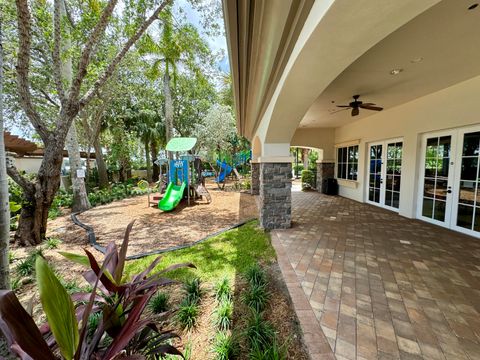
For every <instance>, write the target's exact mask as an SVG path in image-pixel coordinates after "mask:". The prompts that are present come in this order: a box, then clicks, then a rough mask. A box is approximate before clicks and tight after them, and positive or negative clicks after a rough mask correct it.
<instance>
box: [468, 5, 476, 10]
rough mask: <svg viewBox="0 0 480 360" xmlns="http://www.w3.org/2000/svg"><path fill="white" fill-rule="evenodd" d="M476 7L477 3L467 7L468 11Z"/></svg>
mask: <svg viewBox="0 0 480 360" xmlns="http://www.w3.org/2000/svg"><path fill="white" fill-rule="evenodd" d="M477 6H478V3H475V4H472V5H470V6H469V7H468V10H473V9H475V8H476V7H477Z"/></svg>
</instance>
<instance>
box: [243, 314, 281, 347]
mask: <svg viewBox="0 0 480 360" xmlns="http://www.w3.org/2000/svg"><path fill="white" fill-rule="evenodd" d="M245 334H246V336H247V340H248V343H249V345H250V348H255V347H257V348H259V349H262V350H263V349H265V348H268V346H270V345H271V344H272V343H273V340H274V339H275V336H276V332H275V329H274V328H273V326H272V324H271V323H269V322H268V321H266V320H264V319H263V316H262V314H261V313H257V312H255V311H253V312H252V316H251V317H250V319H249V320H248V323H247V328H246V331H245Z"/></svg>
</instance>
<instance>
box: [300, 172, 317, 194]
mask: <svg viewBox="0 0 480 360" xmlns="http://www.w3.org/2000/svg"><path fill="white" fill-rule="evenodd" d="M314 188H315V173H314V172H313V171H311V170H303V171H302V190H309V189H314Z"/></svg>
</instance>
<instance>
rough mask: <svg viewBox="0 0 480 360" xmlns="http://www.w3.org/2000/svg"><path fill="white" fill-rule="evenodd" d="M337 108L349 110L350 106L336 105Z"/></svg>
mask: <svg viewBox="0 0 480 360" xmlns="http://www.w3.org/2000/svg"><path fill="white" fill-rule="evenodd" d="M337 107H340V108H349V107H351V106H350V105H337Z"/></svg>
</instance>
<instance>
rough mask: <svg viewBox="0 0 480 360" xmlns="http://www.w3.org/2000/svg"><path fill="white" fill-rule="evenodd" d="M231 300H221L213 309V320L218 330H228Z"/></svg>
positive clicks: (231, 313) (230, 321) (230, 318)
mask: <svg viewBox="0 0 480 360" xmlns="http://www.w3.org/2000/svg"><path fill="white" fill-rule="evenodd" d="M232 318H233V302H232V300H223V301H221V302H220V303H219V304H218V307H217V309H216V310H215V315H214V322H215V325H216V326H217V327H218V329H220V330H228V329H230V327H231V326H232Z"/></svg>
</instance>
